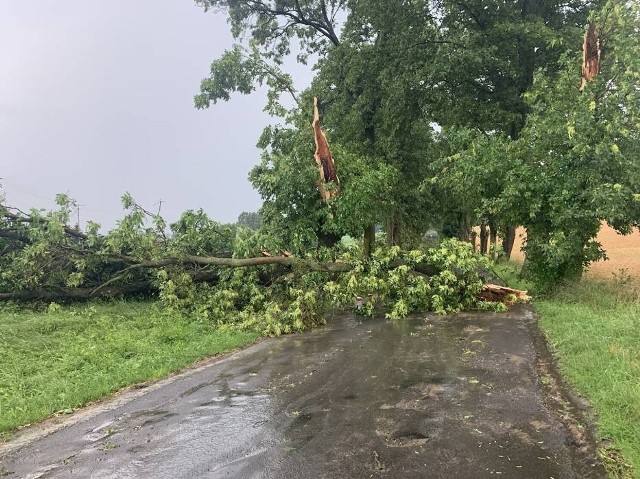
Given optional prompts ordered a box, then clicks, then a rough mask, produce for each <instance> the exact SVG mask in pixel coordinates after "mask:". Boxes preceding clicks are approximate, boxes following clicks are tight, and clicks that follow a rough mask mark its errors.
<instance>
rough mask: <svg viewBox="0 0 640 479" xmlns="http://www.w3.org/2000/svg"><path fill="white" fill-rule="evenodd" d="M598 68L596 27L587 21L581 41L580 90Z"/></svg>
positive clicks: (598, 44)
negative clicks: (582, 40)
mask: <svg viewBox="0 0 640 479" xmlns="http://www.w3.org/2000/svg"><path fill="white" fill-rule="evenodd" d="M599 69H600V39H599V38H598V35H597V34H596V27H595V25H594V24H593V23H591V22H590V23H589V25H588V27H587V31H586V32H585V34H584V42H583V43H582V82H581V84H580V91H582V90H584V87H585V86H586V84H587V83H588V82H590V81H592V80H593V79H594V78H595V77H596V75H597V74H598V70H599Z"/></svg>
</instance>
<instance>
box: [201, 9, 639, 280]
mask: <svg viewBox="0 0 640 479" xmlns="http://www.w3.org/2000/svg"><path fill="white" fill-rule="evenodd" d="M197 3H199V4H201V5H202V6H204V7H205V9H213V10H215V11H223V12H224V13H226V15H227V16H228V19H229V24H230V27H231V31H232V33H233V35H234V37H235V38H236V40H237V43H236V44H235V45H233V46H232V47H231V48H230V49H229V50H228V51H227V52H225V53H224V54H223V55H222V56H221V57H220V58H218V59H216V60H215V61H214V62H213V63H212V66H211V75H210V76H209V77H207V78H206V79H204V80H203V82H202V85H201V92H200V94H199V95H197V96H196V98H195V103H196V106H197V107H198V108H204V107H208V106H209V105H211V104H212V103H216V102H217V101H220V100H228V99H229V98H230V95H231V94H232V93H233V92H240V93H244V94H249V93H251V92H253V91H254V90H255V88H256V87H257V86H258V85H266V86H267V87H268V97H267V104H266V107H265V109H266V111H268V112H270V113H271V114H273V115H276V116H279V117H281V121H280V123H279V124H275V125H272V126H270V127H268V128H266V129H265V131H264V133H263V135H262V137H261V138H260V141H259V145H260V146H261V147H262V149H263V158H262V161H261V162H260V164H259V165H257V166H256V167H255V168H254V169H253V170H252V171H251V173H250V179H251V181H252V183H253V185H254V186H255V188H256V189H257V190H258V192H259V193H260V194H261V195H262V198H263V200H264V204H263V207H262V210H261V216H262V218H263V219H264V224H265V228H267V229H268V230H269V231H270V234H272V235H273V236H274V237H276V238H278V240H279V241H280V242H281V243H282V245H283V246H285V245H286V247H287V248H289V249H291V250H292V251H294V252H296V253H298V252H302V251H307V250H309V248H313V247H314V245H316V244H318V243H320V244H327V241H328V242H329V244H330V243H331V241H335V239H336V238H339V237H340V236H341V235H343V234H350V235H353V236H358V237H359V236H362V237H363V238H364V241H365V251H370V248H368V247H367V242H370V241H372V238H373V235H372V234H371V232H372V230H373V228H374V225H384V228H385V231H386V237H387V240H388V241H389V243H390V244H400V245H412V244H415V242H416V240H417V239H418V238H419V237H420V236H421V234H422V233H424V231H426V230H427V228H428V227H429V226H432V225H438V226H439V227H440V229H441V230H442V231H444V232H445V233H448V234H450V235H455V236H457V237H458V238H460V239H468V238H469V236H470V234H471V229H472V227H474V226H476V225H479V226H480V228H481V229H482V230H483V231H485V230H490V231H491V233H492V236H493V238H495V237H496V235H499V236H500V237H501V238H502V245H503V247H504V251H505V254H506V255H507V256H508V255H509V254H510V251H511V248H512V245H513V239H514V234H515V227H516V226H524V227H526V229H527V241H526V246H525V248H526V254H527V258H528V262H527V272H528V274H529V275H530V276H531V277H532V278H533V279H534V280H536V281H537V282H538V283H540V284H552V283H555V282H558V281H562V280H564V279H567V278H570V277H575V276H577V275H580V274H581V272H582V271H583V268H584V267H585V266H587V265H588V264H589V263H590V262H591V261H594V260H597V259H600V258H603V257H604V252H603V251H602V250H601V249H600V245H599V244H598V243H597V241H596V240H595V237H596V234H597V232H598V229H599V227H600V224H601V222H602V221H607V222H609V223H610V224H611V225H612V226H614V227H615V228H616V229H618V231H620V232H623V233H626V232H628V231H629V230H630V228H631V227H633V226H636V225H637V224H638V222H639V220H640V197H639V196H638V193H640V171H639V169H640V161H638V159H637V156H636V155H637V151H640V148H639V146H640V145H639V144H638V141H639V139H640V137H639V126H640V125H639V117H638V115H639V114H640V109H639V106H640V103H639V102H640V90H639V88H638V78H639V74H640V73H639V71H640V61H639V59H638V56H637V52H638V51H640V44H639V42H640V40H639V39H640V36H639V35H638V29H639V25H640V20H639V18H638V16H639V13H638V12H639V10H638V5H637V4H636V3H635V2H631V1H627V0H594V1H588V0H575V1H574V0H572V1H570V2H564V1H563V2H559V1H554V0H516V1H485V0H465V1H458V0H451V1H449V0H436V1H433V0H409V1H407V0H357V1H355V0H351V1H350V0H306V1H298V0H259V1H255V0H200V1H198V2H197ZM588 25H590V26H591V33H592V36H593V37H594V38H595V41H596V43H595V44H592V45H589V46H588V48H590V49H591V56H592V57H593V55H594V52H595V55H597V57H596V58H595V59H594V58H591V62H592V63H591V70H592V72H591V76H590V77H589V80H590V82H589V83H588V84H587V85H586V86H585V85H582V87H581V75H580V68H581V65H582V63H583V61H586V59H585V58H583V56H585V55H587V54H586V53H584V51H583V38H584V35H585V30H586V28H587V26H588ZM294 54H295V55H296V59H297V61H299V62H301V63H307V62H315V63H314V65H313V69H314V72H315V77H314V79H313V82H312V85H311V86H310V87H309V88H308V89H306V90H304V91H302V92H298V91H296V90H295V88H294V83H293V81H292V78H291V76H290V75H288V74H287V73H286V72H284V71H283V65H284V64H286V63H285V61H286V59H287V57H290V56H293V55H294ZM594 66H595V70H594ZM594 73H597V75H595V78H594V77H593V74H594ZM583 81H585V80H583ZM283 95H285V96H287V97H289V98H290V99H293V104H294V106H293V107H285V106H283V104H284V103H286V102H281V101H280V100H281V99H282V97H283ZM314 96H316V97H318V98H319V99H320V109H321V113H322V121H323V125H324V127H325V129H326V131H327V136H328V137H329V140H330V142H331V147H332V151H333V156H334V157H335V159H336V165H337V170H338V175H339V177H340V181H341V188H340V190H341V194H340V195H334V196H333V197H332V198H331V199H330V200H329V201H328V204H326V202H324V201H323V200H322V198H321V197H320V195H319V194H318V191H317V189H316V185H317V169H316V167H315V164H314V162H313V160H312V159H313V145H314V143H313V131H312V130H311V128H310V127H309V124H310V120H311V112H312V106H313V97H314ZM289 104H291V102H289Z"/></svg>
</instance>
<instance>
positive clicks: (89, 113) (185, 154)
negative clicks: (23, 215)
mask: <svg viewBox="0 0 640 479" xmlns="http://www.w3.org/2000/svg"><path fill="white" fill-rule="evenodd" d="M231 43H232V40H231V36H230V34H229V32H228V27H227V24H226V18H225V17H224V15H223V14H220V13H213V12H208V13H204V12H203V10H202V9H200V8H198V7H197V6H196V5H195V4H194V3H193V1H192V0H161V1H157V0H109V1H104V0H33V1H26V0H0V64H1V67H0V68H1V70H0V178H2V179H1V180H0V184H2V186H3V191H4V195H5V197H6V203H7V204H8V205H11V206H16V207H20V208H22V209H28V208H31V207H50V206H51V205H52V200H53V198H54V196H55V194H56V193H68V194H69V195H70V196H72V197H73V198H75V199H76V200H77V201H78V202H79V204H80V205H82V206H81V208H80V214H81V220H82V222H84V221H86V220H87V219H94V220H96V221H98V222H99V223H101V224H103V225H104V226H106V227H112V226H113V225H114V223H115V221H116V219H117V218H119V217H120V216H121V215H122V210H121V207H120V196H121V195H122V194H123V193H124V192H130V193H131V194H132V195H133V196H134V198H135V199H136V201H137V202H138V203H140V204H142V205H143V206H145V207H147V208H148V209H156V208H157V207H158V202H159V201H160V200H162V212H163V214H164V216H165V217H166V218H167V219H169V220H173V219H175V218H177V216H178V215H179V214H180V212H181V211H184V210H187V209H197V208H203V209H204V210H205V211H206V212H207V213H208V214H209V215H210V216H211V217H213V218H215V219H217V220H220V221H224V222H233V221H235V220H236V218H237V216H238V214H239V213H240V212H242V211H255V210H257V209H258V208H259V206H260V198H259V196H258V195H257V193H256V192H255V191H253V189H252V187H251V185H250V184H249V182H248V180H247V174H248V172H249V170H250V168H251V167H252V166H253V165H254V164H255V163H256V162H258V161H259V158H260V152H259V151H258V150H257V149H256V148H255V146H254V145H255V143H256V140H257V138H258V135H259V133H260V131H261V130H262V128H263V127H264V126H265V125H266V124H267V123H268V122H269V121H270V119H269V118H268V117H267V116H266V115H265V114H264V113H262V107H263V105H264V96H263V95H261V94H259V93H255V94H254V95H252V96H248V97H247V96H241V95H237V96H234V97H232V99H231V101H230V102H228V103H223V104H218V105H215V106H212V107H211V108H210V109H208V110H203V111H198V110H195V109H194V107H193V95H194V94H195V93H197V92H198V88H199V84H200V80H201V79H202V78H203V77H205V76H206V75H207V73H208V70H209V65H210V63H211V60H213V59H214V58H216V57H217V56H219V55H220V54H221V53H222V51H223V50H224V49H225V48H228V47H229V46H230V45H231ZM298 75H299V77H300V78H302V81H304V74H303V73H301V72H299V73H298Z"/></svg>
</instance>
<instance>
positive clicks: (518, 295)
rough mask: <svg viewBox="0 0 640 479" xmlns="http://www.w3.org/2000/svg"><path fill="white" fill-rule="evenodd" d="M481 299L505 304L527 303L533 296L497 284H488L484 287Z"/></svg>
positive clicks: (480, 295)
mask: <svg viewBox="0 0 640 479" xmlns="http://www.w3.org/2000/svg"><path fill="white" fill-rule="evenodd" d="M479 297H480V298H482V299H484V300H486V301H499V302H501V303H504V304H507V305H509V304H513V303H527V302H529V301H531V296H529V295H528V294H527V291H523V290H521V289H513V288H507V287H506V286H499V285H497V284H491V283H486V284H485V285H484V286H483V287H482V291H481V292H480V294H479Z"/></svg>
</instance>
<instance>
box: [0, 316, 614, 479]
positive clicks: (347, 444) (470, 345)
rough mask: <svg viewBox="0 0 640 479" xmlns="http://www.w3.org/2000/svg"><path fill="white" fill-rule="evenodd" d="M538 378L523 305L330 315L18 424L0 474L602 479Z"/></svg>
mask: <svg viewBox="0 0 640 479" xmlns="http://www.w3.org/2000/svg"><path fill="white" fill-rule="evenodd" d="M553 371H554V370H553V367H552V364H551V360H550V358H549V355H548V353H547V351H546V348H545V346H544V341H543V340H542V337H541V335H540V333H539V331H538V329H537V326H536V324H535V318H534V315H533V314H532V312H531V310H530V309H529V308H528V307H521V306H519V307H516V308H514V309H513V310H512V311H511V312H509V313H503V314H475V313H473V314H472V313H465V314H459V315H451V316H446V317H439V316H435V315H421V316H415V317H412V318H409V319H405V320H400V321H385V320H382V319H373V320H366V319H358V318H355V317H353V316H351V315H342V316H337V317H335V318H333V319H332V320H330V321H329V324H328V325H327V326H326V327H323V328H320V329H317V330H314V331H311V332H309V333H305V334H300V335H292V336H286V337H282V338H276V339H268V340H265V341H262V342H260V343H258V344H256V345H254V346H251V347H249V348H247V349H244V350H242V351H239V352H237V353H234V354H230V355H227V356H225V357H222V358H218V359H213V360H210V361H209V362H208V363H205V364H203V365H201V366H200V367H198V368H196V369H195V370H192V371H188V372H186V373H183V374H181V375H178V376H176V377H174V378H171V379H169V380H165V381H163V382H161V383H160V384H156V385H151V386H149V387H145V388H143V389H137V390H131V391H129V392H126V393H124V394H121V395H119V396H117V397H116V398H114V399H112V400H110V401H107V402H105V403H102V404H100V405H97V406H93V407H90V408H88V409H87V410H85V411H82V412H79V413H77V414H75V415H73V416H72V417H70V418H66V419H65V421H66V422H65V423H64V424H63V425H64V427H62V425H56V424H55V421H53V422H52V421H49V423H48V424H47V423H45V425H42V426H38V427H36V428H34V429H30V430H27V431H25V432H24V433H22V434H20V435H18V437H17V438H16V440H15V441H14V442H12V443H8V444H5V445H3V446H0V477H5V476H6V477H9V478H18V477H19V478H30V479H31V478H82V479H85V478H100V479H108V478H114V479H115V478H118V479H122V478H150V479H151V478H153V479H161V478H167V479H169V478H171V479H174V478H292V479H293V478H296V479H299V478H313V479H320V478H393V479H402V478H412V479H413V478H485V477H486V478H496V477H501V478H531V479H534V478H541V479H551V478H554V479H562V478H580V479H583V478H600V477H605V475H604V471H603V470H602V467H601V466H600V465H599V464H598V463H597V461H596V459H595V452H594V445H593V441H592V440H591V439H590V435H589V434H588V431H589V428H583V427H582V424H581V421H582V417H583V411H582V410H581V409H580V407H577V406H575V405H574V404H573V403H572V402H571V400H570V399H571V397H570V395H568V393H567V391H566V390H565V388H564V387H563V386H562V383H561V381H558V379H557V377H556V375H555V374H554V372H553ZM56 428H58V429H59V430H58V431H56V432H53V433H51V429H56ZM3 475H4V476H3Z"/></svg>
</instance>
